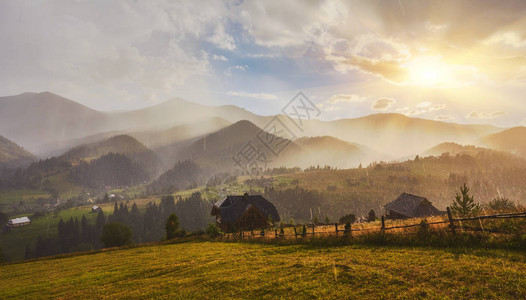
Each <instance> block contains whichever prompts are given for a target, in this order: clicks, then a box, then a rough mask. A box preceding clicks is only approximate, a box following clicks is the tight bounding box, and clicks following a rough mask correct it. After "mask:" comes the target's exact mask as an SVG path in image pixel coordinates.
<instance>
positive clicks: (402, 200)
mask: <svg viewBox="0 0 526 300" xmlns="http://www.w3.org/2000/svg"><path fill="white" fill-rule="evenodd" d="M384 207H385V209H387V210H390V211H393V212H396V213H398V214H401V215H404V216H407V217H410V218H417V217H428V216H432V215H438V214H440V213H441V212H440V210H438V209H437V208H436V207H434V206H433V205H432V204H431V202H430V201H429V200H427V199H426V198H424V197H420V196H416V195H412V194H407V193H403V194H401V195H400V196H399V197H398V198H396V200H394V201H391V202H389V203H387V204H386V205H385V206H384Z"/></svg>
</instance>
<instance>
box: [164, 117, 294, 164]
mask: <svg viewBox="0 0 526 300" xmlns="http://www.w3.org/2000/svg"><path fill="white" fill-rule="evenodd" d="M182 144H183V145H184V146H181V144H179V145H177V144H176V145H173V146H172V147H173V148H172V149H173V158H174V159H176V160H179V161H182V160H185V159H191V160H194V161H196V162H197V163H198V164H199V165H200V166H202V167H203V168H205V169H209V170H215V171H224V170H233V169H235V168H236V161H240V162H239V164H240V165H242V166H244V167H245V166H246V165H247V164H251V167H254V166H256V165H258V166H259V167H261V168H264V167H265V165H267V166H279V165H286V164H287V161H288V160H289V159H290V158H291V157H293V156H294V155H295V154H297V153H300V152H301V151H302V148H301V147H300V146H298V145H296V144H295V143H294V142H292V141H291V140H289V139H284V138H280V137H277V136H276V135H273V134H271V133H268V132H265V131H263V130H262V129H261V128H259V127H258V126H256V125H254V124H253V123H252V122H249V121H246V120H243V121H239V122H236V123H234V124H232V125H230V126H228V127H225V128H223V129H221V130H218V131H216V132H214V133H211V134H208V135H206V136H204V137H201V138H198V139H195V140H191V141H186V142H183V143H182ZM245 150H246V152H245ZM164 151H166V149H165V150H164Z"/></svg>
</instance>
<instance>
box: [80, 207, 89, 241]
mask: <svg viewBox="0 0 526 300" xmlns="http://www.w3.org/2000/svg"><path fill="white" fill-rule="evenodd" d="M80 237H81V240H82V242H83V243H87V242H88V241H89V234H88V219H86V216H85V215H84V214H82V219H81V221H80Z"/></svg>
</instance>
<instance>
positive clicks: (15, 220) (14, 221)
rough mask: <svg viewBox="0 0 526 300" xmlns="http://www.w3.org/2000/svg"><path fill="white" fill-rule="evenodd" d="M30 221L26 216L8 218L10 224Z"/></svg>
mask: <svg viewBox="0 0 526 300" xmlns="http://www.w3.org/2000/svg"><path fill="white" fill-rule="evenodd" d="M28 222H31V221H30V220H29V218H28V217H20V218H14V219H11V220H9V223H10V224H13V225H14V224H22V223H28Z"/></svg>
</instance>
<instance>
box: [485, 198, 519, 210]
mask: <svg viewBox="0 0 526 300" xmlns="http://www.w3.org/2000/svg"><path fill="white" fill-rule="evenodd" d="M486 207H487V208H489V209H491V210H495V211H515V210H517V206H516V205H515V203H513V202H512V201H510V200H509V199H508V198H505V197H496V198H494V199H493V200H491V201H490V202H488V204H486Z"/></svg>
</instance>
